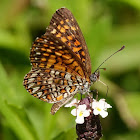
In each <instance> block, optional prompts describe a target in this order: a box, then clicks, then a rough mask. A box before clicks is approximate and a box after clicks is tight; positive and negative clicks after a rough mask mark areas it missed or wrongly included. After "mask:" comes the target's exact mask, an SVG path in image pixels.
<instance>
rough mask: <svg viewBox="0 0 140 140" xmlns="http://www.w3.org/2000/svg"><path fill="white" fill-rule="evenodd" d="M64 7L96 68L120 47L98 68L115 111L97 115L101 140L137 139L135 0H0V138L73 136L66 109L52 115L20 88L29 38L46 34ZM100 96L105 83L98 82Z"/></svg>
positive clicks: (139, 93)
mask: <svg viewBox="0 0 140 140" xmlns="http://www.w3.org/2000/svg"><path fill="white" fill-rule="evenodd" d="M60 7H67V8H68V9H70V10H71V11H72V13H73V14H74V16H75V18H76V19H77V21H78V23H79V25H80V27H81V30H82V32H83V34H84V36H85V40H86V42H87V45H88V49H89V52H90V56H91V61H92V71H94V70H95V69H96V68H97V67H98V66H99V64H101V62H102V61H104V60H105V58H106V57H108V56H109V55H110V54H112V53H113V52H114V51H116V50H117V49H119V48H121V46H123V45H125V46H126V48H125V50H123V51H122V52H120V53H118V54H117V55H115V56H113V57H112V58H111V59H110V60H109V61H107V62H106V63H105V64H104V65H103V67H106V68H107V71H101V80H102V81H103V82H105V83H106V84H107V85H108V86H109V93H108V97H107V99H109V102H110V104H111V105H113V109H112V110H110V112H109V114H110V115H109V116H108V117H107V118H106V119H101V123H102V128H103V135H104V136H103V138H102V139H103V140H129V139H135V140H139V138H140V129H139V127H140V126H139V124H140V112H139V99H140V84H139V83H140V35H139V33H140V19H139V17H140V2H139V1H138V0H133V1H132V0H98V1H95V0H88V1H86V0H82V1H81V0H69V1H67V0H48V1H47V0H42V1H41V0H35V1H33V0H32V1H30V2H29V1H28V0H24V1H22V0H11V1H9V0H2V1H1V4H0V17H1V22H0V139H1V140H12V139H14V140H16V139H17V140H19V139H23V140H63V139H65V140H72V139H73V140H74V139H76V137H77V136H76V130H75V125H76V124H75V121H74V119H75V118H74V117H73V116H72V115H71V114H70V110H69V109H67V108H62V109H60V110H59V111H58V112H57V113H56V114H55V115H54V116H52V115H51V114H50V108H51V105H50V104H48V103H46V102H42V101H40V100H37V99H35V98H33V97H32V96H30V95H29V93H27V91H26V90H25V89H24V87H23V85H22V82H23V78H24V75H25V74H26V73H27V72H28V71H29V70H30V68H31V66H30V62H29V59H28V58H29V51H30V47H31V44H32V42H33V40H34V39H35V38H36V37H37V36H40V35H42V34H44V32H45V28H46V26H48V24H49V21H50V19H51V16H52V14H53V13H54V12H55V10H56V9H59V8H60ZM93 88H96V89H98V90H99V98H101V97H104V98H105V94H106V87H104V86H103V85H102V84H101V83H96V84H95V85H93Z"/></svg>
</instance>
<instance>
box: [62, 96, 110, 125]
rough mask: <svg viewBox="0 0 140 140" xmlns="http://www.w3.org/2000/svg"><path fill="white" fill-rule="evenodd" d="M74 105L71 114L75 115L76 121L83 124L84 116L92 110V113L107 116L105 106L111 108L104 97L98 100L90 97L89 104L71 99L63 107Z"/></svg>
mask: <svg viewBox="0 0 140 140" xmlns="http://www.w3.org/2000/svg"><path fill="white" fill-rule="evenodd" d="M72 106H75V107H76V108H75V109H73V110H72V111H71V114H72V115H73V116H76V120H75V121H76V123H77V124H83V123H84V117H88V116H89V115H90V113H92V112H93V114H94V115H99V114H100V115H101V116H102V118H105V117H107V116H108V112H107V108H112V106H111V105H109V104H108V103H107V102H105V99H100V100H99V101H97V100H95V99H92V101H91V102H90V104H87V103H86V101H85V102H81V101H79V100H76V99H73V100H72V101H71V102H70V103H68V104H66V105H65V107H72Z"/></svg>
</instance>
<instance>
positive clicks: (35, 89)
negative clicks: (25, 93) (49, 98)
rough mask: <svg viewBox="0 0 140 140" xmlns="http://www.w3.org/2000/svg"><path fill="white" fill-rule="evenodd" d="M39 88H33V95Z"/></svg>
mask: <svg viewBox="0 0 140 140" xmlns="http://www.w3.org/2000/svg"><path fill="white" fill-rule="evenodd" d="M39 88H40V87H35V88H33V91H32V92H33V93H35V92H36V91H37V90H38V89H39Z"/></svg>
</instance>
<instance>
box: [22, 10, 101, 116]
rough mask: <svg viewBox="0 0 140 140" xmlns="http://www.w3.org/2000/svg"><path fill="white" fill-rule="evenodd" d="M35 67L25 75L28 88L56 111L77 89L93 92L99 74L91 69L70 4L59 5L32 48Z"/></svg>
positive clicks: (80, 91) (31, 60) (25, 85)
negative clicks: (91, 90)
mask: <svg viewBox="0 0 140 140" xmlns="http://www.w3.org/2000/svg"><path fill="white" fill-rule="evenodd" d="M30 62H31V64H32V69H31V71H30V72H29V73H27V74H26V75H25V77H24V82H23V84H24V87H25V89H26V90H27V91H28V92H29V93H30V94H31V95H33V96H34V97H36V98H38V99H41V100H43V101H45V102H48V103H53V106H52V108H51V114H55V113H56V111H58V110H59V108H60V107H62V106H63V105H64V104H66V103H67V102H68V101H70V100H71V99H72V98H73V97H74V95H75V94H76V93H78V92H79V93H81V94H85V93H89V91H90V90H89V89H90V86H91V84H92V83H93V82H95V81H96V80H97V79H98V78H99V73H98V72H97V71H95V72H94V73H91V60H90V55H89V52H88V48H87V45H86V42H85V40H84V37H83V35H82V32H81V30H80V27H79V25H78V23H77V21H76V20H75V18H74V16H73V15H72V13H71V11H70V10H68V9H67V8H60V9H58V10H57V11H56V12H55V13H54V15H53V16H52V19H51V21H50V25H49V26H48V28H47V29H46V32H45V34H44V35H42V36H41V37H39V38H36V40H35V41H34V43H33V45H32V48H31V50H30Z"/></svg>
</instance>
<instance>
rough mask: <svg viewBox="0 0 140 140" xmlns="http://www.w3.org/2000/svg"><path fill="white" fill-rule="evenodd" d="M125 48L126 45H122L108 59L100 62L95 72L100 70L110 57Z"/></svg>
mask: <svg viewBox="0 0 140 140" xmlns="http://www.w3.org/2000/svg"><path fill="white" fill-rule="evenodd" d="M124 48H125V46H122V47H121V48H120V49H119V50H117V51H116V52H114V53H113V54H111V55H110V56H109V57H108V58H106V59H105V60H104V61H103V62H102V63H101V64H100V66H99V67H98V68H97V69H96V70H95V72H96V71H97V70H99V68H100V67H101V66H102V65H103V64H104V63H105V62H106V61H107V60H108V59H109V58H111V57H112V56H113V55H114V54H116V53H118V52H120V51H121V50H123V49H124Z"/></svg>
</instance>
